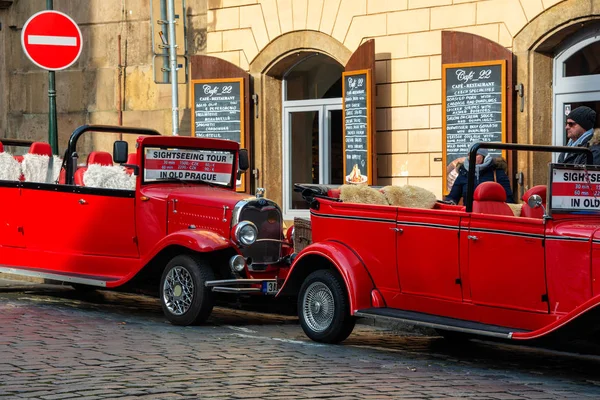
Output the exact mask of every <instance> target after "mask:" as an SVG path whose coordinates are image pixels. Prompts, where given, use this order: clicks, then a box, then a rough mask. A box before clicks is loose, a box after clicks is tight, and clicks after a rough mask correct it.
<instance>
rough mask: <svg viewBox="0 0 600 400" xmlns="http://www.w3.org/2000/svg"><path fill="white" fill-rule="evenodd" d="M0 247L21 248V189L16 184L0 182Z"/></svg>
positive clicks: (22, 244) (22, 241)
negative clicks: (0, 205)
mask: <svg viewBox="0 0 600 400" xmlns="http://www.w3.org/2000/svg"><path fill="white" fill-rule="evenodd" d="M0 198H1V199H2V210H1V211H0V246H1V247H8V248H14V247H23V246H24V240H23V223H22V217H23V215H22V212H21V208H22V206H21V188H20V187H19V183H18V182H11V181H0Z"/></svg>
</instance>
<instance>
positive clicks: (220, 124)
mask: <svg viewBox="0 0 600 400" xmlns="http://www.w3.org/2000/svg"><path fill="white" fill-rule="evenodd" d="M243 91H244V89H243V78H234V79H219V80H216V79H204V80H202V79H201V80H193V81H192V99H193V101H194V108H193V116H192V123H193V133H194V136H197V137H204V138H212V139H228V140H233V141H234V142H238V143H240V144H241V145H242V146H244V143H243V139H244V135H243V120H244V118H243V107H242V106H243V103H242V99H243V98H244V93H243Z"/></svg>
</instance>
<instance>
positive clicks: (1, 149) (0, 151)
mask: <svg viewBox="0 0 600 400" xmlns="http://www.w3.org/2000/svg"><path fill="white" fill-rule="evenodd" d="M3 152H4V145H3V144H2V142H0V153H3Z"/></svg>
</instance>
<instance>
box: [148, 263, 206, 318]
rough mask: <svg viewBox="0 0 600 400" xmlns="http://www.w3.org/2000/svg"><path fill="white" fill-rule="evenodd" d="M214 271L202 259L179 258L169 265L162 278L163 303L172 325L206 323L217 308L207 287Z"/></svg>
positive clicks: (161, 297)
mask: <svg viewBox="0 0 600 400" xmlns="http://www.w3.org/2000/svg"><path fill="white" fill-rule="evenodd" d="M214 277H215V276H214V272H213V271H212V269H211V268H210V266H209V265H208V263H207V262H206V261H204V260H202V259H200V258H197V257H193V256H189V255H180V256H176V257H173V259H172V260H171V261H169V263H168V264H167V266H166V268H165V270H164V271H163V274H162V277H161V279H160V287H159V293H160V302H161V305H162V309H163V312H164V314H165V317H167V319H168V320H169V322H171V323H172V324H173V325H183V326H187V325H197V324H201V323H202V322H204V321H206V320H207V319H208V317H209V316H210V313H211V312H212V309H213V306H214V294H213V292H212V290H211V289H210V288H207V287H206V286H205V283H206V281H210V280H214Z"/></svg>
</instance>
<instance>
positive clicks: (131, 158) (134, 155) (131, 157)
mask: <svg viewBox="0 0 600 400" xmlns="http://www.w3.org/2000/svg"><path fill="white" fill-rule="evenodd" d="M125 164H133V165H137V153H131V154H128V155H127V162H126V163H125Z"/></svg>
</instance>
